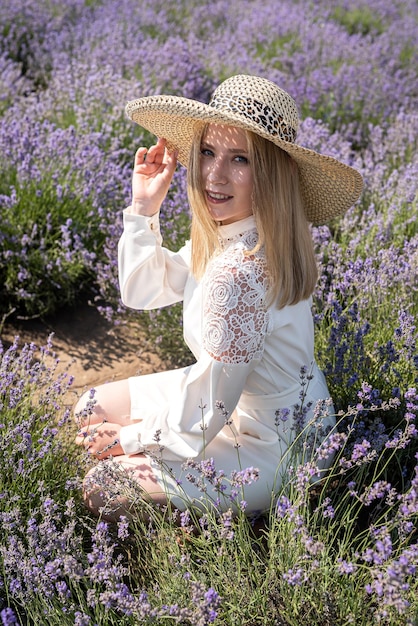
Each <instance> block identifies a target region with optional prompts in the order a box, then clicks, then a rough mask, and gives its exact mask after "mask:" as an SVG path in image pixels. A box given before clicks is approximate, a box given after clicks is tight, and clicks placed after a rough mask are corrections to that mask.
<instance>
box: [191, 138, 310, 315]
mask: <svg viewBox="0 0 418 626" xmlns="http://www.w3.org/2000/svg"><path fill="white" fill-rule="evenodd" d="M206 128H207V127H206V126H203V127H202V128H201V129H200V130H199V131H198V132H197V133H196V137H195V141H194V143H193V146H192V150H191V154H190V161H189V167H188V177H187V191H188V197H189V202H190V207H191V210H192V225H191V241H192V272H193V274H194V276H195V277H196V278H197V279H199V278H201V277H202V275H203V274H204V271H205V269H206V265H207V263H208V261H209V259H210V257H211V256H212V255H213V254H214V253H215V252H216V251H217V250H218V249H219V247H220V244H219V241H218V235H217V223H216V222H215V220H213V219H212V217H211V216H210V214H209V211H208V208H207V205H206V200H205V196H204V190H203V188H202V181H201V173H200V146H201V140H202V137H203V136H204V134H205V132H206ZM244 132H245V134H246V136H247V141H248V152H249V161H250V166H251V167H252V171H253V178H254V189H253V198H252V201H253V213H254V217H255V221H256V225H257V230H258V234H259V241H258V244H257V246H256V248H255V249H254V250H249V251H248V253H249V254H251V253H254V252H255V251H256V250H258V249H260V248H261V246H263V245H264V250H265V257H266V262H267V268H268V273H269V278H270V291H269V301H270V302H271V303H272V302H276V303H277V307H278V308H282V307H284V306H286V305H288V304H297V303H298V302H299V301H300V300H304V299H306V298H308V297H309V296H310V295H311V294H312V292H313V291H314V289H315V284H316V281H317V278H318V269H317V263H316V258H315V253H314V249H313V243H312V237H311V233H310V231H309V224H308V222H307V220H306V217H305V213H304V210H303V204H302V199H301V195H300V187H299V173H298V167H297V165H296V163H295V162H294V161H293V159H292V158H291V157H290V156H289V155H288V154H287V153H286V152H284V151H283V150H281V149H280V148H279V147H278V146H276V145H275V144H273V143H272V142H271V141H268V140H265V139H263V138H262V137H260V136H258V135H256V134H254V133H251V132H250V131H244Z"/></svg>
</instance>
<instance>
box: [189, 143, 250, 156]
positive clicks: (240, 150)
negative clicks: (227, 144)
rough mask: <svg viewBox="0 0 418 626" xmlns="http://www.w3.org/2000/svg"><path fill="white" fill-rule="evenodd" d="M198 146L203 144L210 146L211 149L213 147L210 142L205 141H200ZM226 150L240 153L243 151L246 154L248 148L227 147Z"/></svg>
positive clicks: (206, 146)
mask: <svg viewBox="0 0 418 626" xmlns="http://www.w3.org/2000/svg"><path fill="white" fill-rule="evenodd" d="M200 146H201V147H203V146H204V147H205V148H210V149H211V150H214V149H215V147H214V146H212V144H210V143H208V142H207V141H202V142H201V144H200ZM228 152H231V154H242V153H243V152H245V153H246V154H248V150H247V149H246V148H228Z"/></svg>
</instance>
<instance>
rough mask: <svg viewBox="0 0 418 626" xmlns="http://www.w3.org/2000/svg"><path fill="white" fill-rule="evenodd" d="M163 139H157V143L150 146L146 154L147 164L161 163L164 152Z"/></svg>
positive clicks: (164, 142)
mask: <svg viewBox="0 0 418 626" xmlns="http://www.w3.org/2000/svg"><path fill="white" fill-rule="evenodd" d="M165 144H166V141H165V139H161V138H160V139H158V141H157V143H156V144H154V145H153V146H151V148H150V149H149V150H148V152H147V163H156V162H158V163H161V162H162V161H163V158H164V152H165Z"/></svg>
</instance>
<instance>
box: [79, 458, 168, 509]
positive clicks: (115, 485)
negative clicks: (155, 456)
mask: <svg viewBox="0 0 418 626" xmlns="http://www.w3.org/2000/svg"><path fill="white" fill-rule="evenodd" d="M83 491H84V501H85V504H86V506H87V508H89V509H90V511H91V512H92V513H94V514H95V515H98V516H99V515H102V517H104V518H105V519H107V520H109V521H117V520H118V519H119V517H120V516H121V515H124V516H126V517H135V516H136V515H141V514H142V515H144V510H142V511H141V508H142V509H144V508H145V507H144V506H142V507H141V506H139V505H137V504H136V502H135V501H137V502H138V500H139V499H141V500H145V501H149V502H154V503H155V504H159V505H164V504H166V503H167V497H166V494H165V492H164V491H163V489H162V488H161V487H160V485H159V483H158V481H157V479H156V477H155V475H154V473H153V470H152V467H151V465H150V462H149V460H148V458H147V457H146V456H144V455H142V454H137V455H131V456H128V455H121V456H118V457H115V458H114V459H113V460H111V461H104V462H102V463H100V464H99V465H98V466H96V467H94V468H92V469H91V470H90V471H89V472H88V474H87V476H86V478H85V479H84V489H83ZM141 492H142V493H143V495H142V496H141V497H140V495H141ZM103 508H104V510H105V512H104V513H102V509H103Z"/></svg>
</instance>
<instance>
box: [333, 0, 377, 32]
mask: <svg viewBox="0 0 418 626" xmlns="http://www.w3.org/2000/svg"><path fill="white" fill-rule="evenodd" d="M332 17H333V18H334V19H335V20H336V21H337V22H338V23H339V24H341V25H342V26H344V28H345V29H346V30H347V32H348V33H349V34H350V35H356V34H358V35H363V36H365V35H369V34H377V35H379V34H381V33H382V32H383V29H384V27H383V22H382V20H381V18H380V17H379V16H378V15H377V14H376V13H375V12H373V11H372V10H371V9H370V7H368V6H367V5H363V6H362V7H355V8H351V9H345V8H343V7H335V9H334V10H333V12H332Z"/></svg>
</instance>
